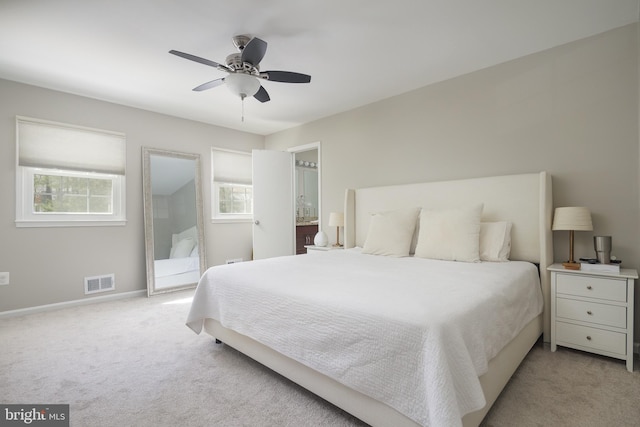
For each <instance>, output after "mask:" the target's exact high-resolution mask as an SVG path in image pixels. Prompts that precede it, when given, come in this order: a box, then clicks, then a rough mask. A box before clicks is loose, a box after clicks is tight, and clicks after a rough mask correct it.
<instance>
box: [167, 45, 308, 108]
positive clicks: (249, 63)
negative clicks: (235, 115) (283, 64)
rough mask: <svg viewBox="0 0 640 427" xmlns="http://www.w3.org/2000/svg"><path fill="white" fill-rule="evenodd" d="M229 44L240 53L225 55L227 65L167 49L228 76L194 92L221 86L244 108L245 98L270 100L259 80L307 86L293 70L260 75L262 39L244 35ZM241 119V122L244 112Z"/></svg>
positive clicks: (302, 76) (305, 81)
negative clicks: (236, 97) (241, 102)
mask: <svg viewBox="0 0 640 427" xmlns="http://www.w3.org/2000/svg"><path fill="white" fill-rule="evenodd" d="M232 41H233V44H234V46H235V47H236V48H237V49H238V50H239V51H240V53H232V54H231V55H228V56H227V58H226V65H223V64H219V63H217V62H215V61H211V60H209V59H205V58H200V57H199V56H195V55H191V54H189V53H184V52H180V51H177V50H170V51H169V53H171V54H173V55H176V56H180V57H181V58H185V59H188V60H190V61H194V62H199V63H201V64H204V65H208V66H210V67H214V68H217V69H218V70H220V71H224V72H227V73H229V75H228V76H226V77H222V78H219V79H215V80H211V81H210V82H206V83H203V84H201V85H199V86H196V87H195V88H193V90H194V91H196V92H200V91H203V90H207V89H211V88H214V87H216V86H220V85H222V84H224V85H226V86H227V88H228V89H229V90H230V91H231V93H233V94H234V95H236V96H238V97H240V99H241V100H242V101H243V107H244V99H245V98H246V97H248V96H253V97H254V98H256V99H257V100H258V101H260V102H267V101H269V100H270V99H271V98H270V97H269V93H268V92H267V91H266V89H265V88H264V87H263V86H262V85H261V84H260V80H259V79H261V80H271V81H274V82H283V83H309V82H310V81H311V76H309V75H307V74H302V73H295V72H293V71H263V72H260V66H259V64H260V61H262V58H264V55H265V53H266V52H267V42H265V41H264V40H261V39H259V38H258V37H253V38H251V37H249V36H247V35H239V36H235V37H233V38H232ZM243 110H244V108H243ZM242 120H243V121H244V113H243V117H242Z"/></svg>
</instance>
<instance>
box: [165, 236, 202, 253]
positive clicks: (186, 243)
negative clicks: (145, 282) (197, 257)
mask: <svg viewBox="0 0 640 427" xmlns="http://www.w3.org/2000/svg"><path fill="white" fill-rule="evenodd" d="M195 244H196V241H195V240H194V239H193V237H185V238H184V239H182V240H180V241H179V242H178V243H177V244H176V245H175V246H174V247H172V248H171V254H170V255H169V258H187V257H188V256H189V255H190V254H191V250H192V249H193V247H194V246H195Z"/></svg>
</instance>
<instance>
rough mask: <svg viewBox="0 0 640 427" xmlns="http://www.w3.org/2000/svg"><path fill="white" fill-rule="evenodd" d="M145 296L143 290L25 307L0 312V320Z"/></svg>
mask: <svg viewBox="0 0 640 427" xmlns="http://www.w3.org/2000/svg"><path fill="white" fill-rule="evenodd" d="M145 295H147V290H146V289H143V290H140V291H131V292H121V293H117V294H111V295H102V296H99V297H91V298H83V299H77V300H73V301H65V302H58V303H55V304H46V305H38V306H35V307H27V308H20V309H18V310H9V311H3V312H0V319H4V318H8V317H15V316H24V315H26V314H33V313H40V312H43V311H52V310H60V309H62V308H69V307H76V306H79V305H87V304H95V303H98V302H105V301H113V300H118V299H124V298H133V297H141V296H145Z"/></svg>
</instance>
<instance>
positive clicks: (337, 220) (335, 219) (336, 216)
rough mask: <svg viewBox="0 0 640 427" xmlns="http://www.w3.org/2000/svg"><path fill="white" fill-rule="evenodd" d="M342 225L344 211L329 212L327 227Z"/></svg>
mask: <svg viewBox="0 0 640 427" xmlns="http://www.w3.org/2000/svg"><path fill="white" fill-rule="evenodd" d="M343 226H344V213H342V212H331V213H330V214H329V227H343Z"/></svg>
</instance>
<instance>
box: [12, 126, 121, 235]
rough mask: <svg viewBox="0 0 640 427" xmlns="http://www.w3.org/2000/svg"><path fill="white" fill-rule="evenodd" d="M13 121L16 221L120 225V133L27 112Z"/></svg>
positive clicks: (35, 224) (40, 224)
mask: <svg viewBox="0 0 640 427" xmlns="http://www.w3.org/2000/svg"><path fill="white" fill-rule="evenodd" d="M16 125H17V126H16V135H17V138H16V139H17V152H18V164H17V166H16V171H17V174H16V183H17V191H16V225H17V226H18V227H49V226H78V225H81V226H87V225H124V223H125V175H124V172H125V140H124V135H123V134H120V133H115V132H108V131H101V130H96V129H89V128H83V127H78V126H71V125H66V124H62V123H55V122H48V121H43V120H37V119H31V118H26V117H17V118H16Z"/></svg>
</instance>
